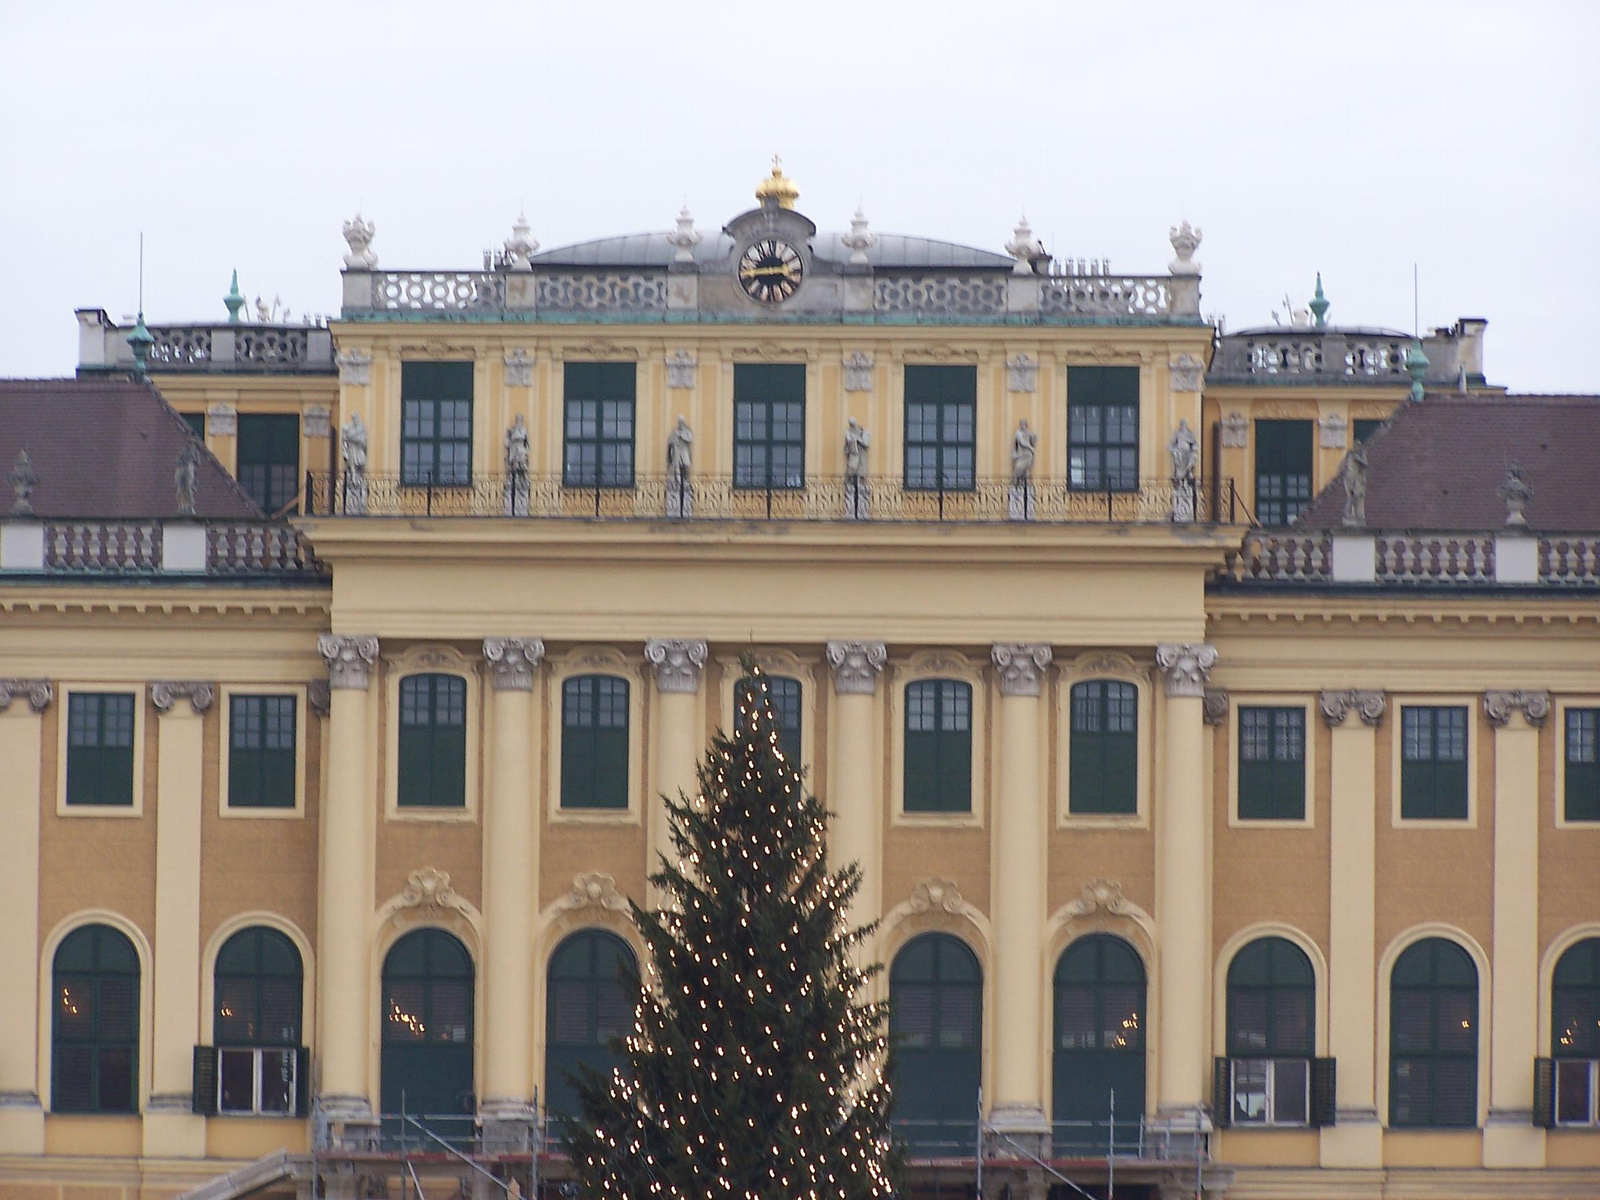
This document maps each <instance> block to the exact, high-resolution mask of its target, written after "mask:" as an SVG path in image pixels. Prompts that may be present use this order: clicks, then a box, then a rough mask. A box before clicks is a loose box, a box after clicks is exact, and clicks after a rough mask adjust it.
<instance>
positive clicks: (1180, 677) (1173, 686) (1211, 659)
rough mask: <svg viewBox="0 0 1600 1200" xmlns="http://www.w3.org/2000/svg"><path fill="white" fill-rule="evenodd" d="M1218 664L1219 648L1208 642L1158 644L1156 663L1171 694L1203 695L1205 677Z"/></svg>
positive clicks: (1197, 697) (1194, 696) (1201, 697)
mask: <svg viewBox="0 0 1600 1200" xmlns="http://www.w3.org/2000/svg"><path fill="white" fill-rule="evenodd" d="M1216 665H1217V648H1216V647H1215V646H1213V645H1211V644H1210V643H1209V642H1163V643H1162V644H1161V645H1159V646H1157V647H1156V666H1157V667H1159V668H1160V669H1161V675H1162V678H1163V679H1164V680H1165V681H1166V685H1167V695H1169V696H1188V697H1193V698H1196V699H1204V697H1205V694H1206V679H1207V677H1208V676H1210V674H1211V668H1212V667H1214V666H1216Z"/></svg>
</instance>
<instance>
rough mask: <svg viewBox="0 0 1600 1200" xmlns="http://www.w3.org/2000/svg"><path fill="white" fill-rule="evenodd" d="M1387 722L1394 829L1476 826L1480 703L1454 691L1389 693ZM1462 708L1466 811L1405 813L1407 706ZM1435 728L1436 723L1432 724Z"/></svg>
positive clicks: (1409, 707) (1468, 827) (1416, 707)
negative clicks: (1390, 715)
mask: <svg viewBox="0 0 1600 1200" xmlns="http://www.w3.org/2000/svg"><path fill="white" fill-rule="evenodd" d="M1390 706H1391V707H1390V711H1391V712H1392V713H1393V714H1394V717H1393V719H1392V720H1391V721H1390V722H1389V724H1390V726H1391V727H1392V732H1391V734H1390V737H1391V741H1390V753H1391V758H1392V771H1391V775H1392V779H1391V785H1392V788H1393V798H1392V809H1393V824H1394V827H1395V828H1396V829H1476V828H1477V827H1478V752H1479V745H1480V733H1481V730H1480V727H1479V712H1480V709H1481V705H1480V704H1478V703H1474V702H1473V699H1469V698H1464V697H1462V696H1461V695H1460V694H1455V695H1418V696H1391V697H1390ZM1440 708H1455V709H1464V710H1465V712H1466V716H1465V725H1464V731H1465V738H1466V745H1465V755H1466V777H1467V784H1466V787H1467V797H1466V799H1467V811H1466V814H1465V816H1462V817H1435V816H1407V815H1406V814H1405V728H1406V712H1407V710H1408V709H1440ZM1434 730H1435V732H1437V725H1436V724H1435V726H1434ZM1435 744H1437V742H1436V740H1435Z"/></svg>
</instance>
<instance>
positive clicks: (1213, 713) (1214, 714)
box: [1200, 687, 1228, 725]
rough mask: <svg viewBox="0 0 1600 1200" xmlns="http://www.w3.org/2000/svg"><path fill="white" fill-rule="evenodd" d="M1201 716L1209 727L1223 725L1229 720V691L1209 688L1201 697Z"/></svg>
mask: <svg viewBox="0 0 1600 1200" xmlns="http://www.w3.org/2000/svg"><path fill="white" fill-rule="evenodd" d="M1200 700H1201V704H1200V715H1201V717H1202V718H1204V720H1205V723H1206V724H1207V725H1221V724H1223V723H1224V722H1225V721H1227V719H1228V689H1227V688H1212V687H1208V688H1207V689H1206V690H1205V693H1204V694H1203V695H1202V696H1201V697H1200Z"/></svg>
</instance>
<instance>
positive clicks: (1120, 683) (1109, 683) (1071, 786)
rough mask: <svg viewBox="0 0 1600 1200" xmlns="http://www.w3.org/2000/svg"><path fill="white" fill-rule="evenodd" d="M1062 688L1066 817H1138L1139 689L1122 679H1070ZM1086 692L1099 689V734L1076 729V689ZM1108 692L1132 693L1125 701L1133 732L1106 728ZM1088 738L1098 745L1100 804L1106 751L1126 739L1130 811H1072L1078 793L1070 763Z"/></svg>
mask: <svg viewBox="0 0 1600 1200" xmlns="http://www.w3.org/2000/svg"><path fill="white" fill-rule="evenodd" d="M1063 687H1064V688H1065V689H1066V693H1067V695H1066V709H1067V746H1068V749H1067V759H1068V765H1067V793H1066V796H1065V798H1064V799H1065V804H1066V809H1067V813H1068V814H1069V815H1070V816H1072V817H1074V818H1084V817H1088V818H1096V819H1105V818H1108V817H1109V818H1115V819H1121V820H1127V819H1128V818H1130V817H1137V816H1138V815H1139V791H1140V786H1139V785H1140V777H1141V776H1142V774H1143V772H1142V771H1141V770H1140V767H1141V762H1140V756H1139V736H1140V732H1141V728H1140V727H1141V722H1140V720H1139V709H1140V704H1139V686H1138V685H1137V684H1135V683H1132V682H1130V681H1128V680H1126V679H1108V678H1103V677H1093V678H1085V679H1074V680H1071V681H1066V680H1063ZM1086 688H1099V689H1100V695H1099V697H1098V703H1097V706H1096V708H1097V714H1098V717H1099V720H1100V723H1101V726H1102V727H1101V728H1100V729H1099V730H1084V731H1080V730H1079V729H1078V727H1077V726H1078V707H1079V705H1078V692H1079V689H1086ZM1112 688H1126V689H1127V690H1128V691H1129V692H1131V693H1132V697H1131V700H1130V701H1129V703H1130V705H1131V710H1132V718H1133V728H1132V730H1128V731H1114V730H1112V729H1110V728H1109V725H1110V722H1111V716H1112V714H1111V705H1112V703H1113V700H1112V696H1111V694H1110V692H1111V689H1112ZM1117 702H1118V703H1121V700H1120V698H1119V700H1118V701H1117ZM1090 738H1093V739H1094V740H1095V741H1096V742H1098V743H1100V749H1099V758H1100V784H1101V787H1100V789H1099V790H1100V799H1101V800H1102V801H1104V799H1105V796H1106V793H1107V791H1108V790H1109V789H1108V787H1107V786H1106V784H1107V776H1108V772H1107V771H1106V768H1105V761H1106V759H1107V757H1108V756H1109V753H1110V750H1111V748H1112V746H1113V744H1114V740H1117V739H1126V740H1127V742H1128V745H1127V746H1126V747H1125V751H1124V752H1126V753H1128V754H1129V755H1130V756H1131V758H1132V767H1133V777H1132V780H1131V782H1130V785H1129V788H1128V791H1129V796H1128V799H1129V800H1131V801H1132V805H1131V807H1128V808H1114V809H1113V808H1105V807H1101V808H1098V809H1087V808H1086V809H1081V810H1080V809H1076V808H1074V807H1073V802H1074V800H1075V799H1076V797H1077V793H1078V779H1079V776H1078V775H1077V774H1076V769H1077V768H1075V767H1074V765H1073V760H1074V759H1075V758H1077V757H1079V756H1080V755H1081V754H1083V753H1084V752H1085V751H1086V750H1087V749H1088V744H1087V740H1088V739H1090ZM1080 765H1081V764H1080ZM1086 769H1087V768H1086ZM1085 790H1087V789H1085Z"/></svg>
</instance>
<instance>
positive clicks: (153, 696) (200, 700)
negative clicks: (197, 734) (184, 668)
mask: <svg viewBox="0 0 1600 1200" xmlns="http://www.w3.org/2000/svg"><path fill="white" fill-rule="evenodd" d="M216 699H217V688H216V685H215V684H212V683H204V682H201V681H199V680H165V679H164V680H160V681H158V682H155V683H152V684H151V685H150V703H152V704H154V705H155V706H156V711H157V712H159V713H170V712H172V710H173V706H174V705H176V704H177V703H178V701H179V700H187V701H188V702H189V707H190V709H191V710H193V711H194V712H195V713H196V714H197V715H198V714H200V713H203V712H205V711H206V709H208V708H210V707H211V706H212V704H214V703H215V702H216Z"/></svg>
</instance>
